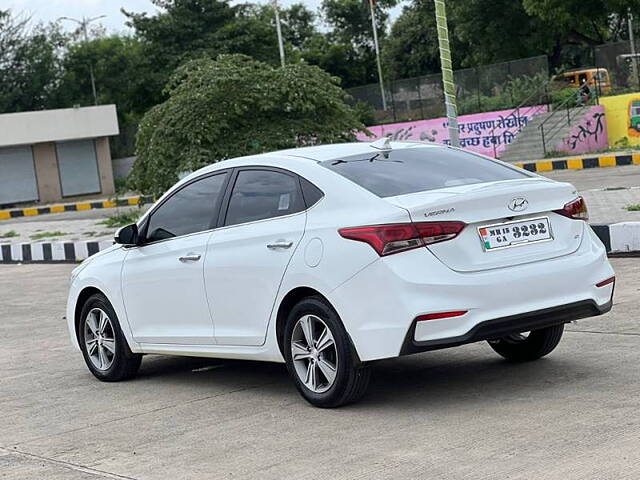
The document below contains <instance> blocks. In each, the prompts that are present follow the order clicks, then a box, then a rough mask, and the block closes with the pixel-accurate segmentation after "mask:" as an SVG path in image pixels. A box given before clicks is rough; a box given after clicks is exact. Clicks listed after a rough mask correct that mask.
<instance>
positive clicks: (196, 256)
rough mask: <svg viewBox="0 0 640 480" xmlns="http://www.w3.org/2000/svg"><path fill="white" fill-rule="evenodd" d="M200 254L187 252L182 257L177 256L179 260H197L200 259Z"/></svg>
mask: <svg viewBox="0 0 640 480" xmlns="http://www.w3.org/2000/svg"><path fill="white" fill-rule="evenodd" d="M200 257H201V255H200V254H199V253H187V254H186V255H184V256H183V257H180V258H178V260H180V261H181V262H183V263H184V262H197V261H198V260H200Z"/></svg>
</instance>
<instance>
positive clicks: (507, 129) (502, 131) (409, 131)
mask: <svg viewBox="0 0 640 480" xmlns="http://www.w3.org/2000/svg"><path fill="white" fill-rule="evenodd" d="M546 111H547V106H546V105H537V106H534V107H526V108H524V109H522V110H521V111H520V114H519V115H517V114H516V113H514V112H513V110H500V111H496V112H484V113H474V114H471V115H461V116H460V117H458V131H459V132H460V146H461V147H462V148H466V149H468V150H471V151H474V152H478V153H482V154H483V155H488V156H490V157H496V156H499V155H500V153H501V152H502V151H503V150H504V149H505V148H506V146H507V145H509V144H510V143H511V142H512V141H513V140H514V138H515V137H516V135H517V134H518V133H519V131H520V129H521V128H522V127H524V126H526V125H527V124H528V123H529V121H531V118H533V117H534V116H535V115H538V114H540V113H544V112H546ZM448 127H449V122H447V119H446V118H445V117H442V118H433V119H430V120H417V121H414V122H402V123H393V124H388V125H376V126H373V127H368V129H369V131H370V132H371V133H373V135H374V136H375V138H381V137H385V136H386V137H390V138H392V139H393V140H420V141H427V142H436V143H444V144H447V145H448V144H450V140H449V131H448ZM358 140H360V141H367V142H370V141H372V140H374V138H372V137H367V136H366V135H365V134H364V133H361V134H359V135H358Z"/></svg>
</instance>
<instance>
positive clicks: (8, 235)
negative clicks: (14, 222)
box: [0, 230, 20, 238]
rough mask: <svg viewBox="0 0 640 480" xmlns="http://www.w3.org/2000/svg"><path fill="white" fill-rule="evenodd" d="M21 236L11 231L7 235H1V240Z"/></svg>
mask: <svg viewBox="0 0 640 480" xmlns="http://www.w3.org/2000/svg"><path fill="white" fill-rule="evenodd" d="M19 236H20V234H19V233H17V232H16V231H15V230H9V231H8V232H6V233H0V238H13V237H19Z"/></svg>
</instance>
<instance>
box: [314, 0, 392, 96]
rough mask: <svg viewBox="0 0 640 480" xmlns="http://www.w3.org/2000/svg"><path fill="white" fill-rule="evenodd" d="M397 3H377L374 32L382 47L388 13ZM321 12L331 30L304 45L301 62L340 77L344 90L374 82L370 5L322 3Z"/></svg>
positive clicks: (345, 0) (357, 0)
mask: <svg viewBox="0 0 640 480" xmlns="http://www.w3.org/2000/svg"><path fill="white" fill-rule="evenodd" d="M396 3H397V1H396V0H379V1H377V2H376V7H375V8H376V28H377V32H378V38H379V41H380V43H381V44H382V45H383V44H384V42H385V38H386V28H385V27H386V24H387V22H388V19H389V14H388V9H389V8H390V7H393V6H394V5H395V4H396ZM321 10H322V14H323V19H324V21H325V23H326V24H327V25H328V26H329V27H330V28H331V29H330V30H329V32H327V33H326V34H325V35H324V36H316V38H314V39H313V41H312V42H310V43H309V44H308V45H307V46H308V49H307V51H305V52H304V54H303V56H304V58H305V59H306V60H307V61H309V62H310V63H313V64H315V65H319V66H321V67H322V68H324V69H326V70H327V71H328V72H329V73H331V74H333V75H339V76H340V77H341V78H342V81H343V86H344V87H353V86H358V85H364V84H367V83H375V82H377V81H378V71H377V67H376V57H375V51H374V45H373V32H372V31H371V29H372V26H371V12H370V7H369V1H368V0H367V1H363V0H324V1H323V3H322V9H321Z"/></svg>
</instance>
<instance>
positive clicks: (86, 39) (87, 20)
mask: <svg viewBox="0 0 640 480" xmlns="http://www.w3.org/2000/svg"><path fill="white" fill-rule="evenodd" d="M104 17H106V15H100V16H99V17H93V18H87V17H82V20H78V19H77V18H71V17H60V18H58V20H69V21H71V22H75V23H77V24H78V25H79V26H80V30H81V31H82V35H83V37H84V43H85V45H88V44H89V31H88V28H87V27H88V26H89V24H90V23H91V22H95V21H96V20H100V19H101V18H104ZM89 77H90V78H91V92H92V93H93V104H94V105H98V94H97V92H96V79H95V76H94V74H93V62H91V60H89Z"/></svg>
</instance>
